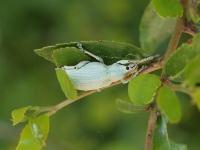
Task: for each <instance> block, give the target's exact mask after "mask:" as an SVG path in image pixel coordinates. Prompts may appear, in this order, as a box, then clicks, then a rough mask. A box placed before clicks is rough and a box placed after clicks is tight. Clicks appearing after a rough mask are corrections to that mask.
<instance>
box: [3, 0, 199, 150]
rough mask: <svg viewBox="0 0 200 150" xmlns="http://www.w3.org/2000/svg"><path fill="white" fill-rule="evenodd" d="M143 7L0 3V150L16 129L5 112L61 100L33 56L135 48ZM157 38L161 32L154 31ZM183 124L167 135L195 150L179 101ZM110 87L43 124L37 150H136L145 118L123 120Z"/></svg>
mask: <svg viewBox="0 0 200 150" xmlns="http://www.w3.org/2000/svg"><path fill="white" fill-rule="evenodd" d="M148 3H149V1H148V0H142V1H139V0H0V150H14V148H15V146H16V145H17V142H18V139H19V134H20V130H21V129H22V127H23V125H19V126H17V127H13V126H12V124H11V120H10V118H11V117H10V113H11V111H12V110H13V109H14V108H18V107H22V106H27V105H41V106H47V105H53V104H56V103H59V102H60V101H62V100H64V99H65V97H64V95H63V93H62V91H61V89H60V87H59V84H58V82H57V79H56V75H55V72H54V66H53V64H51V63H49V62H47V61H45V60H44V59H42V58H40V57H39V56H37V55H35V54H34V52H33V49H36V48H40V47H42V46H47V45H51V44H55V43H62V42H69V41H80V40H102V39H104V40H114V41H122V42H129V43H132V44H135V45H137V46H139V40H138V39H139V30H138V28H139V23H140V19H141V16H142V13H143V11H144V9H145V7H146V6H147V4H148ZM161 32H162V31H161ZM179 96H180V97H181V102H182V107H183V119H182V121H181V122H180V124H178V125H173V126H172V125H170V126H169V136H170V137H171V138H172V139H173V140H174V141H176V142H180V143H186V144H188V146H189V149H190V150H199V149H200V148H199V147H200V113H199V112H198V111H197V109H196V108H195V106H192V105H191V102H190V101H189V99H188V97H186V96H185V95H182V94H179ZM117 98H122V99H128V97H127V86H126V85H122V86H117V87H113V88H110V89H108V90H105V91H102V92H100V93H96V94H94V95H92V96H89V97H87V98H85V99H83V100H81V101H79V102H77V103H74V104H72V105H70V106H69V107H67V108H65V109H62V110H61V111H59V112H58V113H57V114H55V115H54V116H53V117H52V118H51V129H50V133H49V138H48V140H47V146H46V147H45V150H142V149H143V144H144V139H145V132H146V126H147V119H148V114H146V113H137V114H123V113H121V112H119V111H118V109H117V108H116V105H115V100H116V99H117Z"/></svg>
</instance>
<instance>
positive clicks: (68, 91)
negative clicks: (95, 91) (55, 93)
mask: <svg viewBox="0 0 200 150" xmlns="http://www.w3.org/2000/svg"><path fill="white" fill-rule="evenodd" d="M56 75H57V78H58V81H59V83H60V86H61V89H62V91H63V92H64V94H65V96H66V97H68V98H69V99H75V98H76V97H77V91H76V90H75V88H74V86H73V84H72V82H71V80H70V79H69V77H68V75H67V73H66V72H65V71H64V70H63V69H61V68H56Z"/></svg>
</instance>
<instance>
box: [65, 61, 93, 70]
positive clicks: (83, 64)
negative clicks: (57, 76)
mask: <svg viewBox="0 0 200 150" xmlns="http://www.w3.org/2000/svg"><path fill="white" fill-rule="evenodd" d="M89 62H90V61H81V62H79V63H78V64H77V65H75V66H64V67H63V68H64V69H65V70H73V69H80V68H81V67H83V66H85V65H86V64H88V63H89Z"/></svg>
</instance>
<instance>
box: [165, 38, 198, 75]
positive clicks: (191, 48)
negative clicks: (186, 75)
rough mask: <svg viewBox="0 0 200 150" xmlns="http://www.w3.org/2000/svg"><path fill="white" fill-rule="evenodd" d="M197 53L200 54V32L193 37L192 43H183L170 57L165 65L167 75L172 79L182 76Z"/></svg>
mask: <svg viewBox="0 0 200 150" xmlns="http://www.w3.org/2000/svg"><path fill="white" fill-rule="evenodd" d="M197 55H200V34H197V35H196V36H195V37H194V38H193V42H192V44H190V45H189V44H182V45H181V46H180V47H179V48H178V49H177V50H176V52H174V54H173V55H172V56H171V57H169V59H168V61H167V62H166V64H165V66H164V73H165V75H166V76H169V77H171V78H172V79H173V78H177V77H179V76H181V75H182V73H183V71H184V68H185V67H186V65H187V64H188V63H189V62H190V61H191V60H192V59H193V58H194V57H196V56H197Z"/></svg>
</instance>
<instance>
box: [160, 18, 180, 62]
mask: <svg viewBox="0 0 200 150" xmlns="http://www.w3.org/2000/svg"><path fill="white" fill-rule="evenodd" d="M183 30H184V20H183V18H182V17H181V18H178V19H177V21H176V26H175V29H174V33H173V34H172V36H171V39H170V41H169V44H168V48H167V51H166V53H165V55H164V58H163V60H164V63H165V61H166V59H167V58H169V56H170V55H171V54H172V53H173V52H174V51H175V50H176V48H177V46H178V43H179V40H180V37H181V34H182V32H183Z"/></svg>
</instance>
